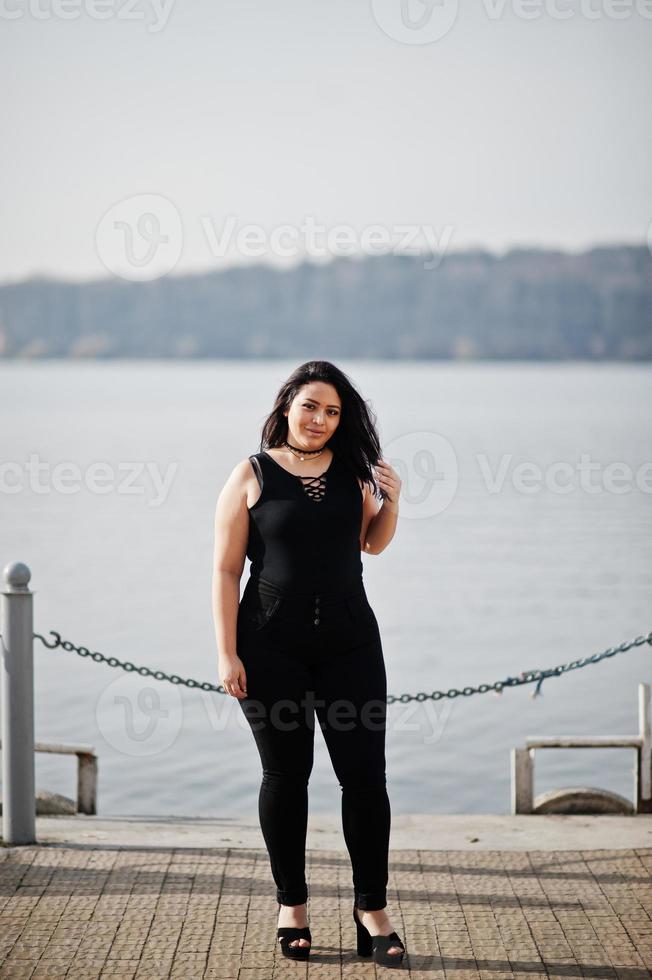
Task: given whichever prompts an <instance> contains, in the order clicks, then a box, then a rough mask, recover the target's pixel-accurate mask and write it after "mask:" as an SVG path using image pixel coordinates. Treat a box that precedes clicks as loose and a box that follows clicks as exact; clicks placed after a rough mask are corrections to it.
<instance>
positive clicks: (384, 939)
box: [353, 905, 405, 966]
mask: <svg viewBox="0 0 652 980" xmlns="http://www.w3.org/2000/svg"><path fill="white" fill-rule="evenodd" d="M355 909H356V907H355V905H354V906H353V921H354V922H355V929H356V934H357V940H358V943H357V950H358V956H371V955H372V954H373V957H374V963H378V964H379V965H380V966H401V964H402V963H403V956H404V955H405V946H404V945H403V942H402V941H401V937H400V936H399V934H398V933H397V932H390V934H389V936H372V935H371V933H370V932H369V930H368V929H367V927H366V926H363V925H362V923H361V922H360V920H359V919H358V917H357V915H356V914H355ZM392 946H400V947H401V949H402V950H403V952H402V953H388V952H387V950H388V949H390V948H391V947H392Z"/></svg>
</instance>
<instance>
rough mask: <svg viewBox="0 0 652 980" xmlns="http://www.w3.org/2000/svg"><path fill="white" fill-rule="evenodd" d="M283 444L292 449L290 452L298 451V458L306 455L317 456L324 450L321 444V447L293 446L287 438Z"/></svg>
mask: <svg viewBox="0 0 652 980" xmlns="http://www.w3.org/2000/svg"><path fill="white" fill-rule="evenodd" d="M283 445H284V446H287V447H288V449H290V450H292V452H294V453H298V454H299V459H305V458H306V456H317V455H320V454H321V453H323V451H324V447H323V446H322V447H321V449H301V448H300V447H299V446H293V445H292V444H291V443H289V442H288V441H287V439H286V440H285V442H284V443H283Z"/></svg>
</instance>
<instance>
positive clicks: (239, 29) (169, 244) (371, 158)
mask: <svg viewBox="0 0 652 980" xmlns="http://www.w3.org/2000/svg"><path fill="white" fill-rule="evenodd" d="M100 17H101V18H102V19H100ZM0 33H1V35H2V42H1V43H2V51H1V57H0V78H1V82H2V92H3V95H4V98H3V99H2V107H1V109H0V124H1V126H2V132H3V133H4V136H5V150H4V154H3V164H2V167H3V170H4V175H3V180H2V183H1V190H0V194H1V197H2V221H1V223H0V279H1V280H3V281H6V280H15V279H20V278H23V277H25V276H28V275H32V274H39V273H41V274H42V273H45V274H48V275H61V276H63V277H66V278H88V277H101V276H107V275H109V272H107V268H109V269H113V271H116V267H117V266H118V265H119V264H120V256H121V254H122V256H123V258H124V253H125V250H127V249H130V251H129V253H128V255H129V256H130V257H131V258H129V260H128V264H130V267H131V268H133V269H134V270H135V271H134V274H133V276H130V275H129V274H128V273H127V278H135V279H137V278H153V277H154V273H152V274H150V273H149V272H148V271H147V269H148V261H149V259H148V254H149V253H148V252H147V250H148V248H150V247H151V249H152V253H151V254H152V255H154V252H157V249H158V252H157V258H156V261H157V262H159V263H160V271H159V272H156V275H158V274H162V273H163V272H166V271H170V270H171V269H174V271H175V273H179V272H184V271H190V270H206V269H211V268H224V267H225V266H227V265H233V264H234V263H242V262H247V263H248V262H252V261H260V260H261V259H262V260H263V261H269V262H271V263H273V264H276V265H283V264H286V265H287V264H294V263H295V262H297V261H299V260H300V259H301V258H302V257H303V255H304V253H305V252H306V250H307V251H308V252H311V254H313V255H314V256H315V258H316V259H317V260H320V261H322V260H323V261H327V260H328V256H329V254H331V253H332V252H333V250H334V248H335V245H336V244H337V242H335V244H334V241H335V240H334V238H333V236H334V234H335V232H336V229H337V226H339V225H341V226H345V238H346V241H347V242H348V248H347V250H344V249H343V248H339V249H338V251H339V254H351V253H352V252H355V251H356V250H360V249H364V250H366V251H374V249H373V248H371V247H366V246H367V245H368V244H369V242H370V241H371V239H369V238H368V237H366V236H369V235H370V234H372V233H374V228H376V229H378V228H379V229H380V231H379V232H378V234H379V235H380V238H377V239H374V241H375V242H376V243H377V244H376V254H377V251H378V250H380V251H383V250H384V251H388V250H396V251H399V250H401V248H403V250H405V249H406V248H407V249H408V250H409V248H413V249H414V248H417V247H418V246H419V245H421V247H425V244H426V240H427V238H426V239H424V238H421V239H420V240H418V237H417V236H418V235H419V234H422V235H425V236H427V235H428V234H429V235H430V237H431V241H435V242H437V243H438V245H439V248H440V250H441V249H447V250H449V251H450V250H454V249H460V248H466V247H468V246H484V247H488V248H491V249H494V250H498V251H503V250H504V249H506V248H508V247H511V246H514V245H537V244H541V245H550V246H559V247H562V248H569V249H572V250H576V249H581V248H584V247H586V246H589V245H591V244H593V243H605V242H633V243H644V242H645V241H646V240H647V238H648V234H649V226H650V222H651V221H652V141H651V138H650V131H651V127H652V113H651V112H650V105H651V103H652V98H651V97H652V0H527V2H526V0H465V3H464V6H463V7H462V5H461V0H460V8H459V9H457V7H456V5H455V0H428V2H427V3H424V2H423V0H409V2H408V0H403V4H402V3H401V0H364V2H362V0H320V2H315V0H275V2H271V0H259V2H257V3H253V2H249V0H149V2H148V0H0ZM120 202H126V203H122V204H121V203H120ZM311 225H313V226H316V230H315V231H314V233H310V232H309V231H307V230H306V228H307V226H311ZM245 226H254V233H255V234H254V239H255V240H252V239H244V238H243V237H242V234H243V232H242V229H243V228H245ZM281 226H289V227H287V228H285V229H283V228H282V227H281ZM229 228H230V229H231V232H232V235H231V238H230V239H229V241H230V243H231V244H230V247H229V248H226V247H225V244H224V241H223V236H224V234H227V235H228V232H229ZM424 228H426V229H429V232H424V231H423V229H424ZM347 229H348V230H347ZM238 233H240V237H238ZM383 236H386V239H387V241H389V244H387V242H386V241H385V239H383ZM340 241H341V239H340ZM254 245H257V246H258V248H259V250H260V251H262V252H263V255H262V256H260V257H258V258H257V256H256V254H254V253H255V252H256V249H255V248H254V247H253V246H254ZM282 251H283V252H284V254H281V252H282ZM132 260H133V261H132ZM157 268H158V267H157ZM143 270H144V271H143ZM119 274H121V275H122V274H123V273H122V272H119Z"/></svg>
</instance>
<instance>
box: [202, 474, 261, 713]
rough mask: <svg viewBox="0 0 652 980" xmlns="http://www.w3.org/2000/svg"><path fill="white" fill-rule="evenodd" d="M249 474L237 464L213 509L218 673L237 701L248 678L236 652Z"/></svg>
mask: <svg viewBox="0 0 652 980" xmlns="http://www.w3.org/2000/svg"><path fill="white" fill-rule="evenodd" d="M251 475H252V469H251V464H250V462H249V460H248V459H245V460H243V461H242V462H240V463H238V464H237V466H235V467H234V468H233V471H232V472H231V475H230V476H229V478H228V480H227V481H226V483H225V484H224V487H223V488H222V490H221V492H220V495H219V497H218V498H217V505H216V507H215V547H214V553H213V580H212V607H213V620H214V623H215V640H216V643H217V651H218V670H219V675H220V680H221V682H222V684H223V686H224V689H225V691H226V692H227V694H230V695H232V696H233V697H237V698H243V697H246V696H247V677H246V674H245V669H244V664H243V663H242V661H241V660H240V658H239V657H238V654H237V650H236V631H237V621H238V605H239V602H240V579H241V577H242V570H243V568H244V563H245V558H246V554H247V540H248V535H249V511H248V510H247V481H248V479H249V478H250V476H251Z"/></svg>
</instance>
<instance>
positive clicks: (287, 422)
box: [213, 361, 404, 965]
mask: <svg viewBox="0 0 652 980" xmlns="http://www.w3.org/2000/svg"><path fill="white" fill-rule="evenodd" d="M374 423H375V417H374V418H373V420H372V417H371V414H370V410H369V408H368V406H367V403H366V402H365V401H364V400H363V399H362V397H361V396H360V394H359V393H358V392H357V391H356V389H355V388H354V386H353V384H352V383H351V382H350V380H349V379H348V378H347V376H346V375H345V374H343V372H342V371H340V370H339V369H338V368H337V367H335V366H334V365H333V364H331V363H330V362H328V361H308V362H306V363H305V364H302V365H301V366H300V367H298V368H297V369H296V370H295V371H294V372H293V374H292V375H291V376H290V378H288V380H287V381H286V382H285V383H284V384H283V385H282V386H281V388H280V391H279V393H278V395H277V397H276V401H275V404H274V407H273V409H272V411H271V413H270V415H269V417H268V418H267V420H266V421H265V423H264V426H263V430H262V438H261V451H260V452H258V453H256V454H254V455H252V456H250V457H248V458H247V459H244V460H242V461H241V462H239V463H238V464H237V465H236V466H235V467H234V469H233V471H232V472H231V474H230V476H229V478H228V480H227V482H226V484H225V485H224V487H223V489H222V491H221V493H220V495H219V498H218V502H217V508H216V514H215V561H214V573H213V614H214V619H215V632H216V639H217V647H218V651H219V674H220V680H221V683H222V685H223V686H224V690H225V692H226V693H227V694H229V695H231V696H232V697H234V698H237V699H238V701H239V703H240V706H241V708H242V710H243V712H244V714H245V716H246V718H247V720H248V722H249V724H250V726H251V729H252V732H253V735H254V738H255V740H256V745H257V748H258V751H259V754H260V759H261V763H262V770H263V771H262V782H261V786H260V793H259V800H258V812H259V818H260V825H261V830H262V834H263V838H264V840H265V844H266V847H267V851H268V854H269V859H270V865H271V870H272V875H273V877H274V881H275V883H276V897H277V900H278V904H279V919H278V927H279V928H278V938H279V940H280V941H281V949H282V951H283V953H284V955H285V956H289V957H292V958H294V959H307V958H308V955H309V951H310V941H311V935H310V929H309V927H308V922H307V911H306V902H307V898H308V889H307V885H306V879H305V845H306V830H307V820H308V779H309V776H310V772H311V769H312V764H313V745H314V714H315V712H316V714H317V717H318V720H319V722H320V726H321V728H322V731H323V733H324V739H325V742H326V745H327V748H328V752H329V755H330V757H331V760H332V763H333V767H334V770H335V773H336V775H337V777H338V780H339V783H340V786H341V790H342V825H343V831H344V838H345V841H346V845H347V849H348V852H349V855H350V858H351V865H352V872H353V886H354V891H355V900H354V906H353V918H354V919H355V922H356V930H357V937H358V943H357V946H358V953H359V954H360V955H367V956H369V955H371V954H372V952H373V955H374V959H375V960H376V962H378V963H384V964H388V965H399V964H400V963H401V962H402V958H403V953H404V946H403V943H402V942H401V940H400V938H399V936H398V935H397V933H396V932H395V931H394V930H393V927H392V924H391V922H390V920H389V918H388V916H387V913H386V912H385V911H384V909H385V907H386V905H387V897H386V886H387V881H388V850H389V832H390V804H389V799H388V796H387V789H386V778H385V725H386V696H387V687H386V676H385V666H384V661H383V651H382V646H381V640H380V633H379V629H378V623H377V621H376V617H375V615H374V612H373V609H372V608H371V606H370V605H369V601H368V599H367V596H366V593H365V589H364V585H363V581H362V561H361V559H360V552H361V551H364V552H366V553H367V554H371V555H377V554H380V552H381V551H383V550H384V549H385V548H386V547H387V545H388V544H389V542H390V541H391V539H392V537H393V536H394V531H395V529H396V522H397V518H398V500H399V492H400V487H401V481H400V479H399V478H398V476H397V474H396V473H395V471H394V470H393V469H392V467H391V466H390V465H389V464H388V463H386V462H385V461H384V460H382V459H380V458H379V457H380V444H379V439H378V436H377V434H376V430H375V427H374ZM262 447H267V448H266V449H263V448H262ZM377 494H379V495H380V497H381V498H382V500H383V503H382V506H380V507H379V505H378V501H377V500H376V495H377ZM245 556H246V557H248V558H250V560H251V568H250V577H249V579H248V581H247V584H246V587H245V590H244V593H243V596H242V600H241V601H240V578H241V575H242V571H243V567H244V560H245ZM343 712H344V714H343Z"/></svg>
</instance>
